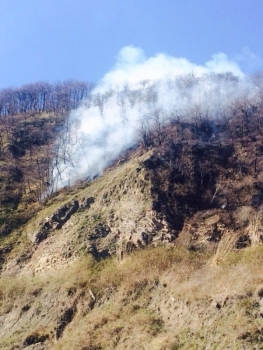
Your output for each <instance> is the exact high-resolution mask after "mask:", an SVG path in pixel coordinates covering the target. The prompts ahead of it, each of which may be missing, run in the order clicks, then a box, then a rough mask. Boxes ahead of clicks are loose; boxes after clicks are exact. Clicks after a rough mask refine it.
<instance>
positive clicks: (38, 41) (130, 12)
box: [0, 0, 263, 88]
mask: <svg viewBox="0 0 263 350" xmlns="http://www.w3.org/2000/svg"><path fill="white" fill-rule="evenodd" d="M262 33H263V2H262V0H250V1H249V0H0V88H5V87H10V86H20V85H23V84H26V83H30V82H36V81H49V82H56V81H63V80H67V79H70V78H72V79H79V80H84V81H91V82H94V83H96V82H97V81H98V80H99V79H101V78H102V77H103V76H104V75H105V74H106V73H107V72H108V71H109V70H110V68H111V67H113V66H114V64H115V61H116V57H117V55H118V52H119V51H120V50H121V49H122V48H123V47H124V46H127V45H132V46H135V47H140V48H141V49H142V50H143V51H144V54H145V56H146V57H152V56H155V55H156V54H157V53H165V54H167V55H170V56H173V57H184V58H186V59H188V60H189V61H191V62H194V63H196V64H204V63H205V62H207V61H209V60H210V59H211V57H212V55H213V54H216V53H218V52H223V53H225V54H227V55H228V56H229V58H230V59H233V60H235V61H237V62H238V63H239V64H240V66H241V68H242V69H243V70H244V71H247V72H251V71H255V70H258V69H262V68H263V60H262V59H263V45H262Z"/></svg>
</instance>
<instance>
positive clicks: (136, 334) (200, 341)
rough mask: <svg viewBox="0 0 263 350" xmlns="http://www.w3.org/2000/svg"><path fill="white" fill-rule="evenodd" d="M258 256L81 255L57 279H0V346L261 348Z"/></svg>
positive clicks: (256, 252) (251, 252) (173, 251)
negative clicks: (35, 338) (31, 341)
mask: <svg viewBox="0 0 263 350" xmlns="http://www.w3.org/2000/svg"><path fill="white" fill-rule="evenodd" d="M262 253H263V251H262V247H253V248H247V249H245V250H243V251H238V252H237V251H229V252H228V254H227V255H224V259H221V260H220V264H219V263H218V264H216V265H215V264H214V265H211V264H209V261H210V259H211V256H209V255H205V254H201V253H194V252H189V251H187V250H185V249H179V248H169V249H168V248H164V247H159V248H154V249H145V250H141V251H137V252H134V253H132V254H131V255H129V256H126V257H125V258H124V260H123V261H122V262H121V263H120V262H118V260H117V259H114V258H112V259H107V260H103V261H101V262H95V261H94V260H93V259H92V258H91V257H83V258H81V259H79V260H78V261H76V262H75V263H74V264H73V265H71V266H67V267H64V268H63V269H61V270H60V271H58V272H57V273H56V275H54V273H53V274H52V273H46V274H42V275H40V276H35V277H34V276H32V277H24V278H22V277H14V278H13V279H11V280H10V279H7V278H4V277H2V278H1V279H0V300H1V304H0V325H1V327H0V329H1V342H2V344H3V345H2V348H3V349H11V348H12V347H13V346H14V345H15V344H16V345H18V346H21V344H22V342H23V341H24V340H25V338H26V337H28V336H29V335H31V334H37V335H39V334H41V335H43V336H44V337H45V336H48V337H49V338H47V339H46V340H45V344H46V346H47V348H48V349H63V350H64V349H66V350H67V349H84V348H88V349H90V348H92V347H93V348H96V349H149V350H150V349H163V350H164V349H170V348H173V349H201V348H205V346H206V348H207V349H241V348H242V347H241V345H242V344H244V346H246V344H247V342H248V341H251V342H252V343H253V344H259V339H260V333H258V332H259V331H257V330H258V329H261V328H260V322H261V321H260V313H261V297H262V296H261V294H262V293H261V292H260V291H261V290H262V267H261V266H262V264H263V254H262ZM74 305H75V306H76V313H75V316H74V318H73V320H72V321H71V322H70V323H69V324H68V325H67V326H66V327H65V330H64V332H63V334H62V336H61V337H60V338H59V339H58V341H55V338H56V336H55V334H56V326H57V324H58V320H59V319H60V317H61V314H62V313H63V312H64V311H65V310H67V309H68V308H70V307H73V306H74ZM231 344H232V345H231ZM233 344H235V346H234V347H233ZM231 346H232V347H231ZM255 346H256V345H255Z"/></svg>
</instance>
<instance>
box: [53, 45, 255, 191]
mask: <svg viewBox="0 0 263 350" xmlns="http://www.w3.org/2000/svg"><path fill="white" fill-rule="evenodd" d="M260 88H261V86H259V84H256V83H255V81H253V80H252V78H250V77H247V76H245V74H244V73H243V72H242V71H241V69H240V67H239V66H238V64H237V63H236V62H234V61H232V60H230V59H229V58H228V57H227V55H225V54H223V53H219V54H216V55H214V56H213V57H212V59H211V60H210V61H208V62H206V63H205V64H204V65H203V66H201V65H197V64H194V63H191V62H190V61H188V60H187V59H185V58H175V57H171V56H168V55H166V54H157V55H156V56H154V57H150V58H146V57H145V55H144V53H143V51H142V50H141V49H140V48H135V47H132V46H127V47H124V48H122V49H121V50H120V52H119V54H118V57H117V61H116V64H115V66H114V67H113V69H112V70H110V71H109V72H108V73H107V74H106V75H105V76H104V77H103V78H102V79H101V81H100V82H99V84H98V85H97V86H96V88H95V89H94V90H93V91H92V93H91V94H90V95H89V96H88V97H87V99H85V100H84V102H83V103H82V104H81V106H80V107H79V108H78V109H77V110H76V111H73V112H72V113H71V116H70V121H69V122H70V123H71V124H72V125H75V126H76V125H78V127H77V128H76V127H74V128H73V129H72V130H71V129H69V130H68V134H67V140H64V143H65V144H66V145H67V146H66V147H67V150H66V152H67V153H68V154H69V155H70V156H69V158H70V161H68V162H65V161H64V162H62V163H60V164H58V167H57V168H58V169H59V172H58V173H56V174H55V176H56V177H57V179H56V181H57V183H58V186H61V185H66V184H69V183H72V182H74V181H75V180H77V179H80V178H87V179H89V178H92V177H94V176H95V175H96V174H100V173H101V172H102V171H103V169H104V168H105V167H106V166H107V165H109V164H110V163H111V162H112V161H114V160H115V159H116V158H118V156H119V155H120V153H121V152H122V151H124V150H126V149H128V148H129V147H132V146H133V145H135V144H136V143H138V142H139V141H141V142H143V143H144V144H145V145H146V146H147V145H150V144H149V140H148V136H149V133H150V131H151V130H152V129H158V128H160V130H161V127H162V126H163V125H165V124H167V123H169V121H171V120H174V119H177V120H184V121H185V120H188V121H193V120H194V119H195V118H205V119H206V120H213V119H214V118H221V117H224V116H225V115H226V114H227V113H228V109H229V108H231V106H232V105H233V104H235V103H236V102H237V101H238V100H241V99H242V100H248V99H249V100H251V99H256V98H257V94H258V91H259V90H260ZM159 142H162V140H161V139H160V140H159ZM60 158H61V157H60ZM62 158H63V157H62ZM69 158H68V159H69ZM64 159H65V158H64ZM58 174H59V176H58Z"/></svg>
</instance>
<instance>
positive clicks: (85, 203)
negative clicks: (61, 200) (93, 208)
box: [32, 197, 94, 244]
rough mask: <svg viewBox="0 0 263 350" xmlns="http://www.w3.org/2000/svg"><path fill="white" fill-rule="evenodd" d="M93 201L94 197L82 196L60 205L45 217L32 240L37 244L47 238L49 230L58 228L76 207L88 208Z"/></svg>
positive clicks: (73, 212) (74, 211)
mask: <svg viewBox="0 0 263 350" xmlns="http://www.w3.org/2000/svg"><path fill="white" fill-rule="evenodd" d="M92 203H94V198H93V197H89V198H82V199H80V200H73V201H72V202H69V203H67V204H65V205H63V206H62V207H60V208H59V209H58V210H57V211H56V212H55V213H54V214H52V215H51V216H50V217H48V218H46V219H45V221H44V222H42V223H41V224H40V229H39V230H38V231H36V232H35V233H34V234H33V237H32V241H33V243H35V244H39V243H40V242H42V241H43V240H44V239H46V238H47V236H48V235H49V232H50V231H53V230H58V229H60V228H61V227H62V226H63V225H64V224H65V223H66V222H67V221H68V220H69V219H70V218H71V216H72V215H73V214H75V213H76V211H77V210H78V209H80V208H81V209H84V208H86V209H88V208H89V207H90V205H91V204H92Z"/></svg>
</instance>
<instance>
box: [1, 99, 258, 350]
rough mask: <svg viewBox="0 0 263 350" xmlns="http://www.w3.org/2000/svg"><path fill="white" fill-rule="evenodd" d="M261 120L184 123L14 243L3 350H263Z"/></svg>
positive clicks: (5, 259) (57, 200) (62, 201)
mask: <svg viewBox="0 0 263 350" xmlns="http://www.w3.org/2000/svg"><path fill="white" fill-rule="evenodd" d="M258 113H259V112H258V111H257V110H255V109H253V108H252V107H247V109H245V107H244V106H238V107H237V108H236V109H235V110H234V111H233V113H232V117H231V118H229V119H223V118H222V119H220V121H218V122H217V123H215V122H214V121H213V122H211V121H209V120H204V119H199V118H196V119H193V121H192V122H191V123H189V122H188V123H186V122H185V123H184V122H182V121H178V120H173V121H172V122H171V124H169V126H164V127H163V128H162V129H161V130H159V131H158V130H157V129H155V130H153V131H152V132H151V133H149V134H147V135H146V134H145V135H144V137H143V142H144V146H143V145H141V146H140V147H138V149H136V150H134V151H132V152H130V154H128V155H126V156H124V157H122V160H121V161H120V162H117V163H116V164H115V165H113V166H112V167H109V168H108V169H107V170H106V171H105V172H104V174H103V175H102V176H100V177H98V178H97V179H95V180H93V181H91V182H88V183H87V182H79V183H78V184H76V185H75V186H73V187H71V188H64V189H61V190H60V191H59V192H57V193H56V194H54V195H53V196H52V197H51V198H49V199H48V200H46V202H45V203H44V204H43V206H42V208H41V210H39V211H38V213H37V214H36V215H35V216H34V217H33V218H32V219H31V220H29V221H28V222H27V223H26V224H24V225H22V226H20V227H18V228H17V229H16V230H14V231H13V232H11V233H10V234H9V235H7V236H5V237H2V238H1V277H0V339H1V341H0V342H1V346H2V348H3V349H20V348H28V349H39V350H40V349H82V350H84V349H149V350H150V349H202V348H204V349H242V348H244V349H260V346H261V344H262V339H263V325H262V314H263V309H262V305H263V304H262V296H263V292H262V289H263V287H262V286H263V270H262V259H263V258H262V257H263V254H262V247H261V243H262V236H263V232H262V203H263V175H262V174H263V172H262V170H263V147H262V140H263V136H262V132H263V125H262V124H261V119H260V118H259V116H258Z"/></svg>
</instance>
